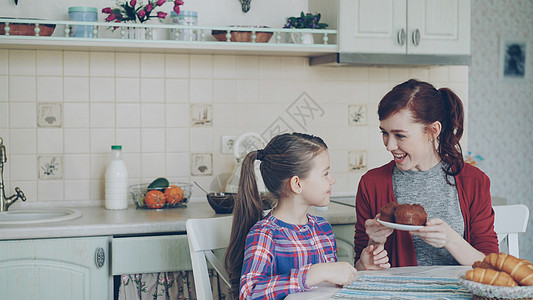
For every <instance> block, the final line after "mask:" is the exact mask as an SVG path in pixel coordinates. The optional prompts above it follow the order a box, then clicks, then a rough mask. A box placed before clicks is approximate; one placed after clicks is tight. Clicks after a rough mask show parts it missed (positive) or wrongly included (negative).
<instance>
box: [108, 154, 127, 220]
mask: <svg viewBox="0 0 533 300" xmlns="http://www.w3.org/2000/svg"><path fill="white" fill-rule="evenodd" d="M105 208H106V209H112V210H119V209H126V208H128V170H127V169H126V164H125V163H124V161H123V160H122V146H120V145H113V146H111V162H110V163H109V165H108V166H107V168H106V170H105Z"/></svg>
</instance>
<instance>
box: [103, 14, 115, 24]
mask: <svg viewBox="0 0 533 300" xmlns="http://www.w3.org/2000/svg"><path fill="white" fill-rule="evenodd" d="M114 19H115V14H110V15H109V16H107V18H105V20H106V21H107V22H111V21H113V20H114Z"/></svg>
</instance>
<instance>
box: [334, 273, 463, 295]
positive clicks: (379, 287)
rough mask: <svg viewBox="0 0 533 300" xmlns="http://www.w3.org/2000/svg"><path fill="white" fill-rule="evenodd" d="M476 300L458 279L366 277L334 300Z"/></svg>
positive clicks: (340, 293) (345, 288)
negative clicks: (473, 299)
mask: <svg viewBox="0 0 533 300" xmlns="http://www.w3.org/2000/svg"><path fill="white" fill-rule="evenodd" d="M391 298H392V299H472V294H471V293H470V292H468V291H467V290H466V289H464V288H463V287H462V285H461V284H460V283H459V281H458V280H457V279H453V278H435V277H410V276H370V275H364V276H362V277H361V278H359V279H357V280H355V281H354V282H352V283H351V284H349V285H347V286H345V287H343V288H342V289H341V290H340V291H339V292H337V293H336V294H335V295H333V296H332V297H331V298H330V299H391Z"/></svg>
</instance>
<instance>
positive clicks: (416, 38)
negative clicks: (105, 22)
mask: <svg viewBox="0 0 533 300" xmlns="http://www.w3.org/2000/svg"><path fill="white" fill-rule="evenodd" d="M413 45H415V46H418V45H420V30H418V28H417V29H416V30H415V31H413Z"/></svg>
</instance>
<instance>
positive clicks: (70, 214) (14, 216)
mask: <svg viewBox="0 0 533 300" xmlns="http://www.w3.org/2000/svg"><path fill="white" fill-rule="evenodd" d="M80 216H81V212H80V211H78V210H76V209H69V208H51V209H14V210H10V211H6V212H0V225H14V224H33V223H48V222H61V221H67V220H73V219H76V218H79V217H80Z"/></svg>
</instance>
